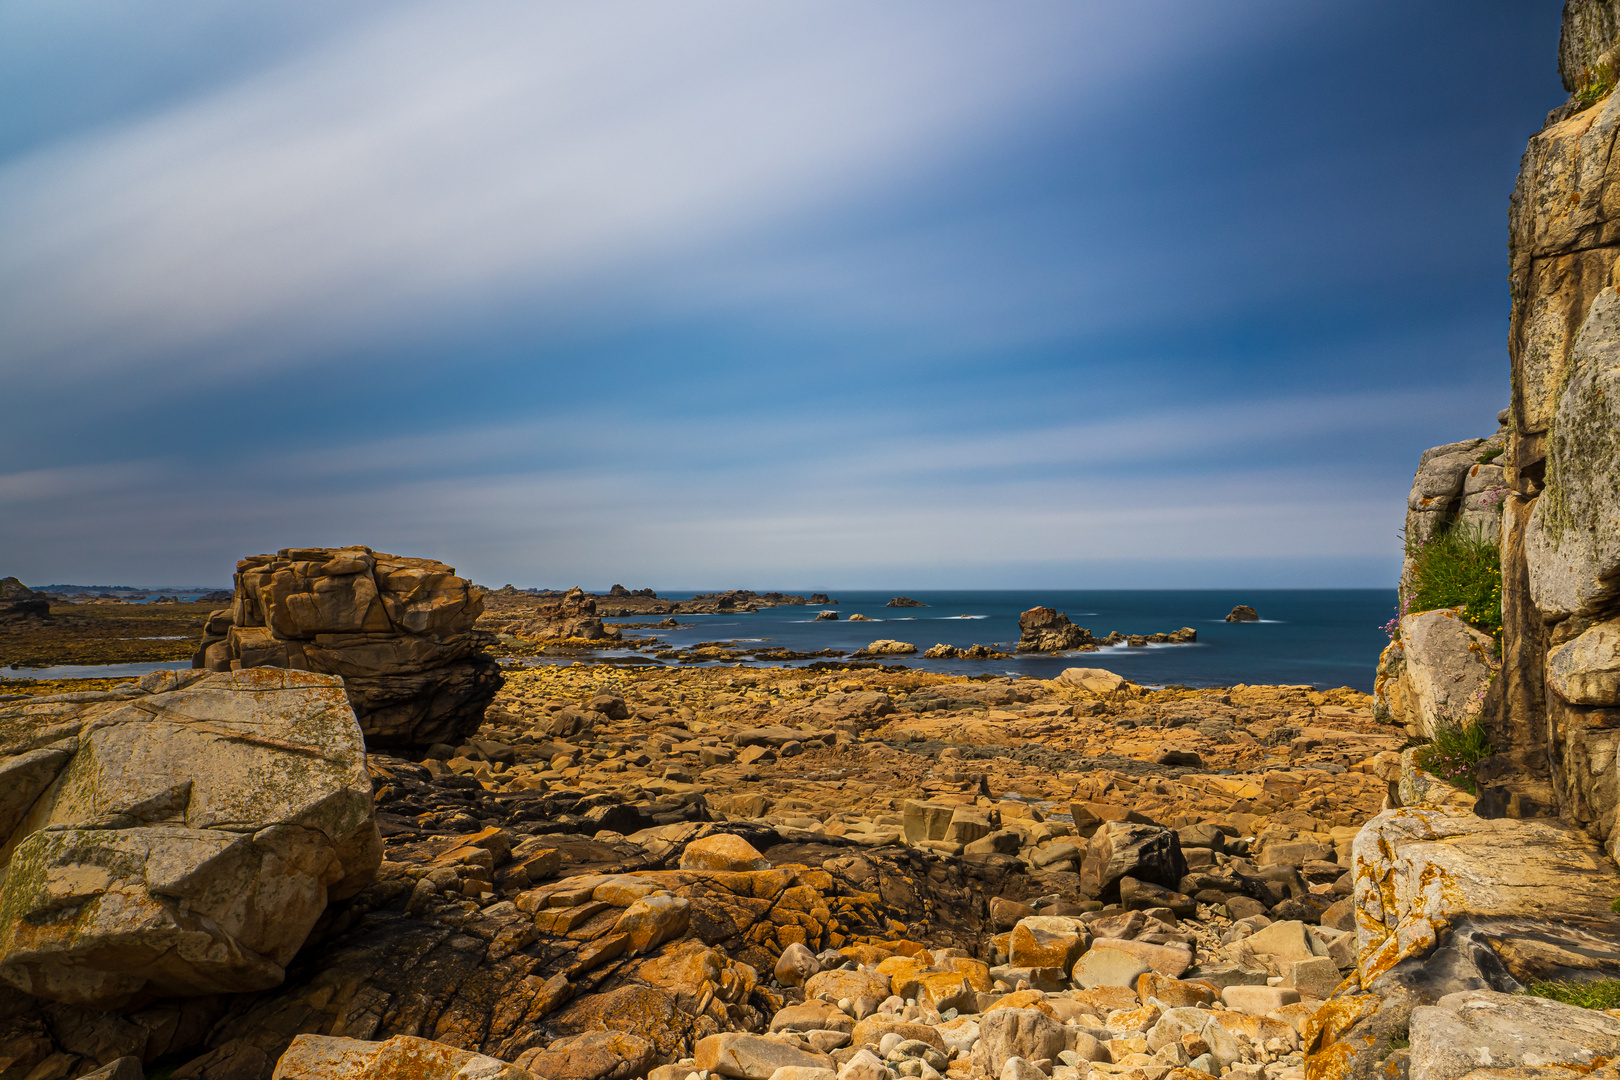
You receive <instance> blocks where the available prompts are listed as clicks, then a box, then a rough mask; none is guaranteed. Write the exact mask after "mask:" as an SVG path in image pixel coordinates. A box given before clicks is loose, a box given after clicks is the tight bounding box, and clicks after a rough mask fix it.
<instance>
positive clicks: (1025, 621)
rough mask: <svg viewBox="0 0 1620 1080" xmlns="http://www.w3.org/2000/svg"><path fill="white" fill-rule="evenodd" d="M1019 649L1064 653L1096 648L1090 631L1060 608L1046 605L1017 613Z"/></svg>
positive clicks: (1020, 650) (1023, 650) (1022, 650)
mask: <svg viewBox="0 0 1620 1080" xmlns="http://www.w3.org/2000/svg"><path fill="white" fill-rule="evenodd" d="M1018 630H1019V638H1018V651H1019V652H1067V651H1070V650H1073V649H1095V648H1096V647H1097V644H1096V642H1095V641H1094V640H1093V639H1092V637H1091V631H1090V630H1087V629H1086V628H1085V627H1083V626H1076V625H1074V623H1072V622H1070V621H1069V617H1068V616H1067V615H1065V614H1063V612H1061V611H1054V610H1052V609H1051V608H1049V607H1036V608H1030V609H1029V610H1028V611H1026V612H1024V613H1023V614H1022V615H1020V616H1018Z"/></svg>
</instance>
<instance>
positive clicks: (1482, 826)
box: [1353, 809, 1620, 989]
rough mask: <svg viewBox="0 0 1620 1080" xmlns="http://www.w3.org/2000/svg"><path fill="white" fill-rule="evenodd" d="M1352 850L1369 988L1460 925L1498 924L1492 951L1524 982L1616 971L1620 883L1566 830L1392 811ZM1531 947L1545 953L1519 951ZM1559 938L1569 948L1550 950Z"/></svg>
mask: <svg viewBox="0 0 1620 1080" xmlns="http://www.w3.org/2000/svg"><path fill="white" fill-rule="evenodd" d="M1353 850H1354V855H1355V901H1356V944H1357V953H1358V966H1359V971H1360V978H1361V982H1362V985H1363V986H1367V985H1370V984H1372V983H1373V981H1374V980H1376V979H1378V978H1379V977H1380V976H1382V975H1383V974H1384V973H1386V972H1388V971H1390V970H1391V969H1392V968H1394V967H1395V966H1396V965H1397V964H1400V963H1403V962H1405V961H1407V960H1409V959H1411V958H1417V959H1419V960H1422V959H1424V958H1427V957H1428V956H1429V954H1430V953H1431V952H1432V951H1433V950H1434V949H1435V947H1436V946H1437V945H1438V944H1440V943H1441V939H1442V936H1445V937H1448V938H1450V937H1454V936H1455V935H1456V934H1457V933H1458V928H1459V927H1460V926H1461V924H1462V923H1463V922H1464V921H1472V922H1479V921H1480V920H1501V922H1500V924H1499V925H1496V926H1495V928H1494V929H1493V930H1492V932H1491V934H1490V935H1489V936H1488V938H1487V940H1488V945H1489V948H1490V949H1492V950H1493V951H1495V952H1496V953H1497V954H1498V958H1499V959H1500V961H1501V963H1502V965H1503V966H1504V967H1505V968H1506V970H1508V971H1510V972H1512V971H1515V970H1517V972H1518V974H1516V975H1514V978H1519V977H1520V976H1524V977H1523V978H1520V979H1519V981H1521V982H1528V981H1530V979H1531V977H1533V976H1536V975H1538V973H1539V974H1540V975H1543V976H1552V975H1555V974H1557V972H1553V971H1552V970H1550V969H1547V970H1543V969H1541V968H1538V967H1537V966H1536V965H1537V964H1542V963H1552V964H1554V965H1556V966H1557V967H1559V968H1560V969H1562V968H1569V967H1573V968H1578V969H1581V970H1582V971H1584V973H1586V974H1589V975H1590V974H1594V973H1610V972H1613V971H1614V970H1615V969H1616V968H1617V966H1620V951H1616V944H1620V920H1617V919H1615V918H1614V916H1613V914H1612V912H1611V911H1610V908H1609V905H1610V902H1611V901H1612V900H1613V899H1614V898H1615V897H1617V896H1620V874H1617V873H1616V872H1615V867H1614V864H1613V863H1612V862H1611V861H1610V860H1609V859H1608V858H1607V857H1606V856H1605V855H1604V852H1603V849H1602V848H1601V847H1600V846H1599V845H1598V844H1597V843H1596V842H1595V841H1593V840H1592V839H1590V838H1589V837H1587V836H1586V835H1585V834H1583V833H1581V832H1578V831H1576V830H1574V829H1571V828H1569V827H1568V826H1567V825H1563V824H1560V823H1558V822H1554V821H1548V820H1544V819H1530V820H1522V821H1516V820H1506V819H1495V820H1493V819H1486V818H1480V817H1476V816H1474V815H1473V814H1470V813H1466V812H1462V811H1457V810H1427V809H1400V810H1386V811H1384V812H1383V813H1381V814H1379V815H1378V816H1377V817H1375V818H1373V819H1372V820H1371V821H1369V822H1368V823H1367V824H1366V825H1365V826H1364V827H1363V828H1362V830H1361V831H1360V832H1359V833H1357V834H1356V839H1355V843H1354V847H1353ZM1504 852H1511V853H1512V857H1511V858H1504V857H1503V853H1504ZM1532 936H1533V937H1535V938H1537V939H1538V940H1539V941H1540V944H1538V945H1535V946H1530V945H1526V944H1523V941H1524V940H1525V939H1527V938H1530V937H1532ZM1560 936H1562V937H1563V938H1565V939H1566V940H1567V941H1569V942H1571V944H1569V945H1567V946H1566V947H1564V948H1562V949H1553V948H1551V943H1552V942H1554V941H1556V940H1558V939H1559V938H1560ZM1515 939H1518V940H1520V941H1521V944H1520V945H1519V946H1518V947H1516V948H1515V947H1514V946H1513V944H1512V942H1513V941H1514V940H1515ZM1605 941H1607V942H1609V943H1608V944H1604V943H1603V942H1605ZM1582 957H1584V959H1582ZM1525 964H1529V965H1530V966H1529V967H1526V966H1523V965H1525ZM1436 970H1437V971H1438V970H1439V969H1438V968H1437V969H1436ZM1456 970H1457V969H1455V968H1454V967H1453V968H1450V969H1448V972H1447V973H1446V974H1445V976H1444V977H1446V978H1452V977H1455V976H1456ZM1430 974H1433V973H1432V972H1431V973H1430ZM1469 977H1472V976H1469ZM1481 985H1483V984H1481ZM1468 988H1472V987H1466V986H1457V987H1452V988H1450V989H1468ZM1442 989H1447V988H1446V987H1442Z"/></svg>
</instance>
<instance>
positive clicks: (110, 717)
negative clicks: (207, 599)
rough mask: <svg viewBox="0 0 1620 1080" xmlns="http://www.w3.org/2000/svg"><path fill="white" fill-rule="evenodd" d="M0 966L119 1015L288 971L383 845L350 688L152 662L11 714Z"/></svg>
mask: <svg viewBox="0 0 1620 1080" xmlns="http://www.w3.org/2000/svg"><path fill="white" fill-rule="evenodd" d="M0 740H3V744H4V745H3V746H0V775H3V776H4V778H5V784H4V794H3V795H0V837H3V838H4V840H3V844H0V853H3V855H0V867H3V873H4V882H3V884H0V978H3V979H4V980H5V981H6V982H8V983H10V984H11V985H13V986H15V987H18V988H20V989H22V990H25V991H27V992H28V993H30V994H33V995H35V996H37V997H43V998H48V999H50V1000H53V1001H58V1002H66V1003H69V1004H73V1005H88V1006H95V1007H97V1008H114V1007H118V1006H122V1005H126V1004H128V1003H130V1002H131V1001H134V1000H136V999H141V998H150V997H153V996H157V995H194V994H214V993H230V992H240V991H249V990H264V989H267V988H270V987H273V986H277V985H279V984H280V983H281V981H282V978H283V976H284V974H285V971H284V969H285V967H286V965H287V964H288V962H289V961H290V960H291V959H292V957H293V954H294V953H295V952H296V951H297V950H298V948H299V947H300V946H302V945H303V943H304V939H305V938H306V937H307V936H308V935H309V932H310V930H311V929H312V928H313V927H314V925H315V921H316V919H317V918H319V916H320V915H321V913H322V912H323V911H324V910H325V909H326V905H327V901H328V900H330V899H338V898H343V897H347V896H351V895H353V894H354V893H356V892H358V891H359V890H360V889H361V888H362V887H363V886H364V885H366V884H367V883H368V882H369V881H370V880H371V879H372V877H373V875H374V874H375V872H376V870H377V866H378V864H379V862H380V860H381V857H382V842H381V839H380V837H379V836H378V833H377V826H376V823H375V821H374V819H373V815H372V803H371V780H370V778H369V777H368V776H367V775H366V766H365V748H364V746H363V745H362V742H361V736H360V728H359V726H358V725H357V724H356V723H355V719H354V714H353V712H351V711H350V709H349V706H348V703H347V701H346V700H345V698H344V694H343V686H342V684H341V682H340V681H339V680H337V679H335V678H332V677H331V676H327V675H316V674H311V673H307V672H300V671H264V670H255V671H232V672H222V673H218V674H210V673H207V672H201V671H185V672H172V671H158V672H154V673H153V674H151V675H148V676H146V677H145V678H143V679H141V680H140V682H139V684H129V685H128V686H127V687H125V688H122V689H120V690H116V691H112V692H106V693H77V694H66V695H61V696H59V697H54V698H52V697H43V698H32V699H27V700H24V701H21V702H12V703H10V704H7V705H3V706H0Z"/></svg>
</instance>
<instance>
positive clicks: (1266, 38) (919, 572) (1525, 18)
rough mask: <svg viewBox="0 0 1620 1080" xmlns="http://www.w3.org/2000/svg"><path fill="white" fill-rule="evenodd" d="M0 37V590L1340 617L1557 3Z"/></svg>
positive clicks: (249, 27) (1494, 335)
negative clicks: (619, 597) (580, 598)
mask: <svg viewBox="0 0 1620 1080" xmlns="http://www.w3.org/2000/svg"><path fill="white" fill-rule="evenodd" d="M333 7H337V5H327V4H317V3H303V2H297V0H289V2H282V3H278V4H275V5H248V4H219V3H217V2H214V0H209V2H203V0H175V2H171V3H165V4H161V5H159V4H153V3H135V2H119V0H98V2H96V3H89V2H80V0H50V2H46V0H26V2H8V0H0V375H3V378H4V383H3V385H4V387H5V391H4V394H5V397H4V400H5V413H4V415H5V422H4V423H3V424H0V574H17V575H19V576H20V577H22V578H23V579H24V580H25V581H33V582H47V581H97V582H106V581H113V580H117V581H121V582H132V583H134V582H149V583H159V582H182V581H185V582H199V583H202V582H224V581H226V580H227V579H228V577H229V574H230V572H231V569H232V568H233V566H234V561H235V559H237V558H238V557H240V556H242V555H245V554H249V553H256V552H260V551H268V550H273V549H275V548H278V547H283V546H289V545H315V544H343V543H366V544H370V545H371V546H373V547H375V548H378V549H381V550H388V551H394V552H398V553H402V554H422V555H431V556H435V557H438V558H442V559H444V560H446V561H448V562H451V563H452V564H454V565H456V566H457V567H459V568H460V569H461V570H462V571H463V572H464V573H468V574H470V575H472V576H473V577H474V578H475V579H476V580H479V581H481V582H486V583H491V584H497V585H498V584H504V583H506V582H514V583H517V584H520V585H552V586H566V585H569V584H573V583H576V582H579V583H583V584H585V585H587V586H596V587H605V586H606V585H607V584H610V583H612V582H623V583H624V584H626V585H630V586H632V587H641V586H643V585H650V586H653V587H656V588H659V589H671V590H672V589H679V588H699V587H719V586H724V587H753V588H770V587H788V588H840V587H842V588H862V587H871V588H890V587H893V588H903V587H912V588H924V587H935V588H938V587H961V588H969V587H1022V586H1030V587H1034V586H1045V587H1053V588H1108V587H1154V586H1164V587H1196V586H1211V587H1214V586H1231V585H1247V586H1255V587H1260V586H1318V587H1329V586H1387V585H1391V584H1392V583H1393V580H1394V577H1395V575H1396V573H1397V572H1398V569H1399V544H1398V540H1397V535H1396V534H1397V533H1398V531H1399V529H1400V526H1401V520H1402V516H1403V512H1404V497H1405V492H1406V488H1407V486H1408V485H1409V483H1410V479H1411V473H1412V470H1413V468H1414V467H1415V464H1416V458H1417V454H1418V453H1419V452H1420V451H1421V450H1422V449H1423V448H1425V447H1427V446H1431V445H1435V444H1438V443H1442V442H1449V441H1452V440H1455V439H1459V438H1464V437H1468V436H1472V435H1484V434H1488V433H1489V432H1490V431H1491V430H1493V429H1494V424H1495V413H1496V410H1497V409H1499V408H1501V407H1502V406H1503V405H1505V404H1506V399H1507V377H1508V376H1507V359H1506V347H1505V338H1506V322H1507V303H1508V301H1507V289H1506V210H1507V199H1508V195H1509V193H1510V191H1511V190H1512V185H1513V178H1514V174H1515V172H1516V169H1517V163H1518V158H1519V155H1520V154H1521V153H1522V152H1523V149H1524V143H1525V140H1526V139H1527V138H1528V136H1529V135H1530V134H1531V132H1532V131H1534V130H1535V129H1536V128H1537V127H1538V126H1539V124H1540V121H1541V118H1542V117H1543V116H1544V115H1545V113H1546V111H1547V110H1548V109H1549V108H1551V107H1553V106H1554V105H1556V104H1558V103H1559V102H1560V101H1561V100H1562V97H1563V93H1562V90H1561V88H1560V87H1559V84H1558V78H1557V73H1556V49H1557V35H1558V19H1559V5H1558V4H1557V3H1554V2H1550V0H1536V2H1534V3H1527V2H1524V0H1503V2H1478V3H1473V4H1469V5H1468V6H1467V12H1468V15H1467V18H1466V19H1463V18H1459V17H1458V14H1457V13H1458V10H1459V9H1458V7H1457V5H1456V4H1454V3H1437V2H1413V0H1354V2H1351V0H1317V2H1313V3H1310V4H1299V3H1297V2H1294V3H1285V2H1280V0H1277V2H1273V0H1233V2H1230V3H1220V4H1212V3H1209V2H1208V0H1132V2H1131V3H1120V2H1115V3H1098V2H1085V0H1062V2H1045V0H1019V2H1016V3H1010V4H989V3H982V2H980V3H963V2H958V0H880V2H872V0H859V2H855V0H815V2H797V0H783V2H774V3H771V4H758V3H745V2H742V0H724V2H720V0H678V2H673V3H671V2H666V0H661V2H656V3H655V2H651V0H648V2H642V3H622V2H618V0H598V2H593V3H590V4H583V5H582V4H572V5H569V4H555V3H544V2H522V3H518V2H511V3H503V2H476V0H475V2H468V3H458V4H455V5H445V4H441V3H409V2H394V3H387V4H383V3H364V2H360V3H354V4H349V5H341V7H342V10H341V11H333V10H329V9H331V8H333Z"/></svg>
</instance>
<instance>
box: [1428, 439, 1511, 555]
mask: <svg viewBox="0 0 1620 1080" xmlns="http://www.w3.org/2000/svg"><path fill="white" fill-rule="evenodd" d="M1507 417H1508V412H1507V410H1506V409H1504V410H1503V411H1502V412H1501V413H1499V414H1498V416H1497V422H1498V430H1497V432H1496V433H1495V434H1494V435H1492V436H1491V437H1490V438H1488V439H1464V440H1463V441H1462V442H1455V443H1447V444H1446V445H1445V446H1436V447H1433V448H1431V449H1428V450H1425V451H1423V453H1422V455H1421V456H1420V457H1419V458H1418V467H1417V473H1416V474H1415V475H1414V476H1413V477H1412V490H1411V491H1410V492H1409V493H1408V494H1407V497H1406V542H1407V545H1408V546H1411V545H1415V544H1421V543H1423V542H1425V541H1427V540H1431V539H1433V538H1434V537H1436V536H1438V535H1439V534H1441V533H1443V532H1448V531H1450V530H1453V529H1457V530H1461V531H1464V532H1467V533H1470V534H1473V535H1476V536H1483V537H1485V538H1486V539H1489V540H1492V541H1494V540H1496V538H1497V535H1498V533H1499V532H1500V531H1501V522H1502V500H1503V499H1504V498H1505V497H1506V495H1507V486H1506V484H1505V482H1504V472H1503V469H1502V465H1501V462H1500V461H1499V459H1500V457H1501V455H1502V452H1503V449H1504V448H1505V447H1506V446H1507V437H1508V433H1507V428H1506V426H1505V424H1506V421H1507Z"/></svg>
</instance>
